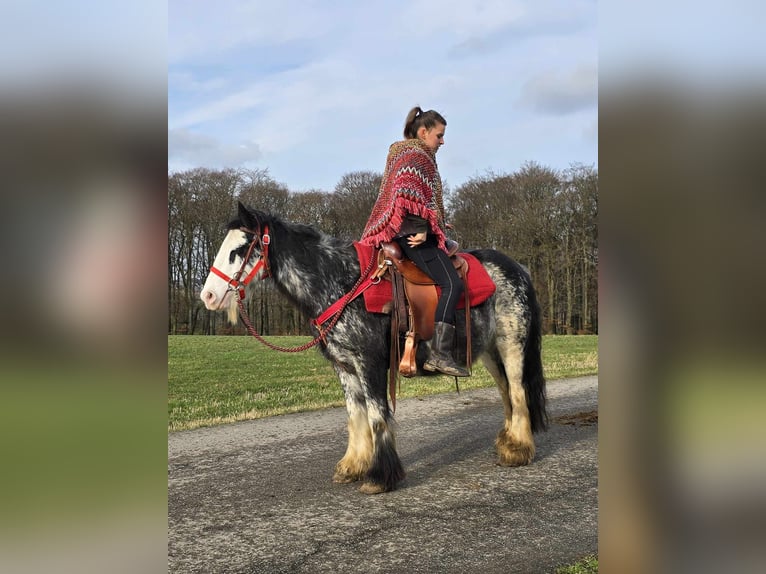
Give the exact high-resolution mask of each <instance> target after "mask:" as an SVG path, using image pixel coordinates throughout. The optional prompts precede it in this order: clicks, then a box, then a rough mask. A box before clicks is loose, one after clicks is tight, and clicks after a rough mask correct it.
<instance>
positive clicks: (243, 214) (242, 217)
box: [237, 201, 255, 227]
mask: <svg viewBox="0 0 766 574" xmlns="http://www.w3.org/2000/svg"><path fill="white" fill-rule="evenodd" d="M237 210H238V215H239V221H240V222H241V223H242V225H244V226H245V227H255V218H253V214H252V213H250V210H249V209H248V208H247V207H245V206H244V204H243V203H242V202H241V201H238V202H237Z"/></svg>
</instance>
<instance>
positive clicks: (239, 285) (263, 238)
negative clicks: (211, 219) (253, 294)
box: [210, 225, 271, 300]
mask: <svg viewBox="0 0 766 574" xmlns="http://www.w3.org/2000/svg"><path fill="white" fill-rule="evenodd" d="M239 229H240V231H243V232H245V233H250V234H252V235H253V240H252V241H251V242H250V246H249V247H248V248H247V255H245V259H244V261H242V267H240V268H239V271H237V272H236V273H235V274H234V277H229V276H228V275H226V273H224V272H223V271H221V270H220V269H218V268H216V267H215V266H213V267H211V268H210V271H211V272H212V273H215V274H216V275H218V277H220V278H221V279H223V280H224V281H226V283H227V284H228V285H229V289H228V290H229V291H234V290H236V291H237V292H238V293H239V298H240V300H241V299H244V298H245V287H247V285H248V284H249V283H250V281H252V280H253V277H255V276H256V274H257V273H258V271H259V270H260V269H261V268H262V267H263V268H265V271H264V273H263V277H261V279H265V278H266V277H269V276H271V270H270V269H269V244H270V243H271V236H270V235H269V226H268V225H264V226H263V234H262V235H261V234H259V233H256V232H255V231H253V230H252V229H248V228H246V227H240V228H239ZM259 244H260V246H261V256H260V257H259V258H258V261H257V262H256V264H255V265H254V266H253V268H252V270H251V271H250V273H248V274H247V277H245V278H244V280H242V281H240V280H239V278H240V277H242V274H243V273H244V272H245V267H246V266H247V262H248V261H250V255H252V254H253V249H255V246H256V245H259Z"/></svg>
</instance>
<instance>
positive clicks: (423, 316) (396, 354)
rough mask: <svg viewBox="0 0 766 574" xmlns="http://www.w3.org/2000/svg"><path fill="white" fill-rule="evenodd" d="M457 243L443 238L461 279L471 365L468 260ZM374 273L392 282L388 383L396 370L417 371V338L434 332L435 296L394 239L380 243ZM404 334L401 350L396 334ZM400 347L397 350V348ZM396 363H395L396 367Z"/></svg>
mask: <svg viewBox="0 0 766 574" xmlns="http://www.w3.org/2000/svg"><path fill="white" fill-rule="evenodd" d="M458 248H459V245H458V243H457V242H456V241H452V240H449V239H448V240H447V251H448V254H449V256H450V259H451V261H452V264H453V265H454V266H455V270H456V271H457V272H458V275H460V277H461V278H462V279H463V285H464V288H463V294H464V297H465V310H466V313H465V315H466V347H467V348H466V358H467V363H468V369H469V370H470V368H471V335H470V333H471V323H470V316H471V314H470V305H469V297H468V286H467V284H466V275H467V273H468V263H467V262H466V260H465V259H463V258H462V257H460V255H458V254H457V251H458ZM375 275H376V276H378V277H384V276H386V275H388V276H386V277H385V278H386V279H389V280H390V281H391V284H392V292H393V297H392V302H391V305H392V308H391V365H390V369H389V377H390V379H391V385H393V384H394V383H393V381H394V378H395V376H396V375H395V374H396V372H397V371H398V373H399V374H400V375H402V376H404V377H412V376H415V375H416V374H417V364H416V361H415V357H416V354H417V346H418V343H419V342H420V341H421V340H429V339H431V337H433V334H434V318H435V315H436V305H437V302H438V299H439V296H438V293H437V291H436V284H435V282H434V280H433V279H431V277H429V276H428V275H427V274H426V273H424V272H423V271H422V270H421V269H420V268H419V267H418V266H417V265H415V263H414V262H413V261H411V260H410V259H408V258H407V257H406V256H405V255H404V254H403V253H402V250H401V248H400V247H399V245H398V244H396V243H393V242H391V243H382V244H381V246H380V250H379V251H378V267H377V270H376V272H375ZM400 333H404V334H405V342H404V350H403V351H401V349H400V346H399V334H400ZM400 351H401V352H400ZM397 363H398V367H397Z"/></svg>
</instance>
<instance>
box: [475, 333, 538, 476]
mask: <svg viewBox="0 0 766 574" xmlns="http://www.w3.org/2000/svg"><path fill="white" fill-rule="evenodd" d="M523 361H524V351H523V347H522V345H521V344H520V343H519V342H518V341H517V340H516V339H515V338H513V337H510V336H505V337H502V336H501V337H498V341H497V347H496V349H492V351H491V352H488V353H487V354H485V355H484V357H483V362H484V365H485V366H486V367H487V370H488V371H489V373H490V374H491V375H492V377H493V378H494V379H495V383H497V388H498V390H499V391H500V396H501V397H502V399H503V409H504V411H505V425H504V426H503V428H502V429H501V430H500V432H499V433H498V434H497V438H496V439H495V449H496V450H497V455H498V463H499V464H501V465H503V466H523V465H526V464H529V463H530V462H532V459H533V458H534V457H535V441H534V438H533V437H532V425H531V421H530V418H529V408H528V407H527V396H526V392H525V391H524V387H523V386H522V383H521V378H522V372H523V366H524V363H523Z"/></svg>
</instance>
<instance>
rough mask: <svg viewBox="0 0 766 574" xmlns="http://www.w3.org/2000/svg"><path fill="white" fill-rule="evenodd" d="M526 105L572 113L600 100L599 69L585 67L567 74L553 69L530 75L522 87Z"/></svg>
mask: <svg viewBox="0 0 766 574" xmlns="http://www.w3.org/2000/svg"><path fill="white" fill-rule="evenodd" d="M520 101H521V103H522V105H524V106H526V107H529V108H532V109H534V110H537V111H540V112H544V113H550V114H557V115H563V114H569V113H573V112H577V111H580V110H583V109H587V108H592V107H595V106H596V105H597V103H598V71H597V69H596V67H595V66H581V67H579V68H577V69H575V70H574V71H571V72H569V73H567V74H563V73H560V72H549V73H546V74H540V75H538V76H534V77H531V78H529V79H528V80H527V81H526V82H525V83H524V86H523V87H522V91H521V100H520Z"/></svg>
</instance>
